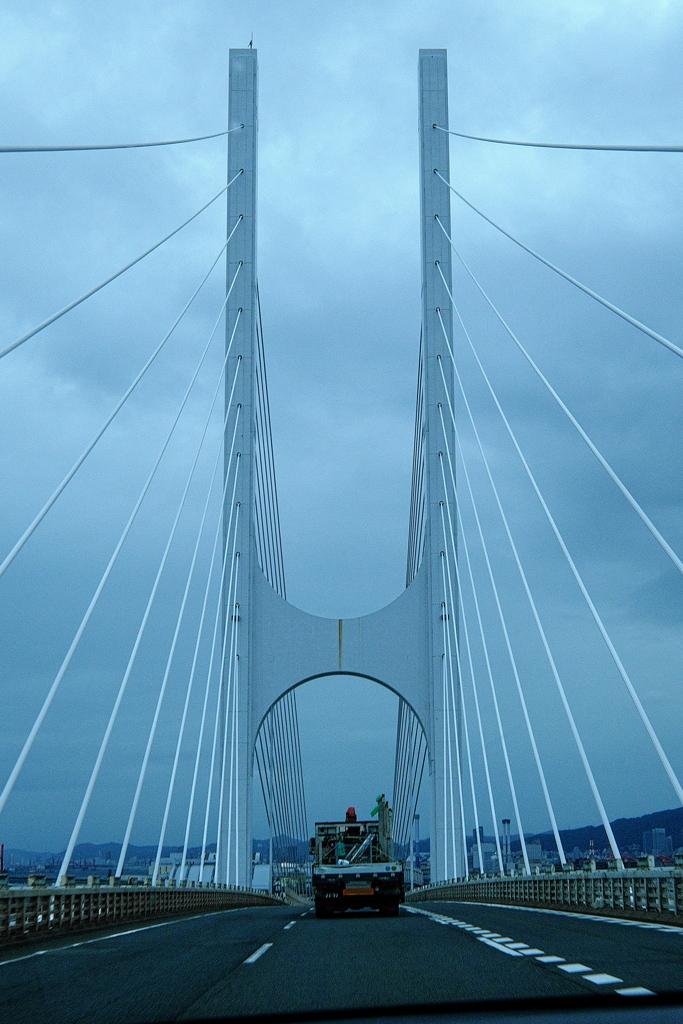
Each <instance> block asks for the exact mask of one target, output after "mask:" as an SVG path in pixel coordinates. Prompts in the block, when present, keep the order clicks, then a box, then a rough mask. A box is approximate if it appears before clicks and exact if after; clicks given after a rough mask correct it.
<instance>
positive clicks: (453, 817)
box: [217, 49, 462, 885]
mask: <svg viewBox="0 0 683 1024" xmlns="http://www.w3.org/2000/svg"><path fill="white" fill-rule="evenodd" d="M447 92H448V90H447V72H446V51H445V50H421V51H420V56H419V97H420V115H419V126H420V161H421V167H420V170H421V175H420V177H421V236H422V237H421V247H422V339H421V346H420V368H419V384H418V413H417V428H416V455H415V461H414V472H413V496H412V501H411V531H412V533H411V541H410V543H411V544H412V547H413V549H414V553H413V556H412V564H413V569H412V571H411V570H410V569H409V581H408V585H407V587H406V589H405V591H404V592H403V593H402V594H400V595H399V596H398V597H397V598H396V599H395V600H394V601H392V602H391V603H390V604H388V605H387V606H386V607H384V608H382V609H380V610H379V611H376V612H373V613H371V614H369V615H363V616H359V617H357V618H348V619H329V618H323V617H319V616H315V615H311V614H308V613H307V612H304V611H301V610H300V609H298V608H296V607H294V606H293V605H292V604H290V603H289V602H288V601H287V600H286V599H285V598H284V597H283V596H281V595H280V594H279V593H277V591H276V590H275V589H274V588H273V587H272V586H271V584H270V582H269V580H268V579H267V578H266V576H265V575H264V572H263V571H262V568H261V566H260V564H259V556H258V546H257V540H256V523H255V518H256V517H255V514H254V513H253V510H254V508H255V494H256V488H257V486H258V482H257V480H256V479H255V477H256V470H255V446H256V431H257V426H256V424H255V409H256V405H257V401H256V398H257V395H256V389H257V380H256V364H257V350H256V346H257V340H258V339H257V323H258V291H257V270H256V179H257V155H256V154H257V146H256V140H257V52H256V50H253V49H239V50H231V51H230V93H229V125H228V127H229V128H236V127H240V126H243V128H242V129H241V130H239V131H234V132H233V133H232V134H231V135H229V137H228V138H229V150H228V180H232V179H234V178H235V176H236V175H237V176H238V177H237V179H236V180H235V183H234V185H233V187H232V188H231V189H230V190H229V192H228V230H229V231H232V230H233V229H234V228H235V227H236V226H237V225H238V224H239V230H237V231H236V232H235V234H234V237H233V238H232V241H231V242H230V246H229V249H228V268H227V280H228V282H229V283H231V282H234V287H233V288H232V292H231V294H230V298H229V301H228V306H227V321H226V322H227V325H228V327H227V329H228V334H229V340H230V341H232V346H231V350H230V356H229V361H228V371H227V376H226V380H227V381H230V382H231V381H233V380H236V381H237V384H236V386H233V387H232V388H231V389H230V392H229V394H228V393H227V392H226V396H227V399H228V400H229V402H230V403H231V404H232V405H233V406H234V409H235V417H233V418H232V419H231V418H230V417H229V416H228V415H226V423H227V422H230V423H231V424H232V422H234V423H235V428H234V429H235V432H236V433H235V442H234V443H232V441H233V431H232V426H230V429H229V430H228V431H226V466H225V472H226V477H229V475H230V473H233V472H234V479H235V485H234V487H232V486H228V487H226V503H225V510H224V515H225V524H226V525H225V528H224V535H225V545H226V556H227V557H226V564H227V563H228V562H230V563H231V568H230V569H229V571H228V573H226V579H227V578H228V576H229V579H230V583H227V582H226V584H225V585H224V624H225V631H226V634H227V631H228V626H229V625H230V624H231V623H232V624H234V626H233V628H232V629H231V635H232V637H233V639H234V643H233V644H232V648H231V656H230V658H229V659H228V660H227V661H226V664H225V670H224V679H223V687H224V691H225V700H226V703H225V710H224V717H223V723H224V725H223V728H224V730H227V728H228V721H229V713H228V709H229V706H230V704H229V702H230V701H231V700H232V701H233V705H232V706H233V707H236V708H237V714H236V715H234V716H233V724H232V725H230V728H231V729H232V731H233V741H234V747H235V750H236V761H237V763H236V765H235V769H236V770H235V779H234V784H233V783H231V785H230V786H229V787H227V786H226V787H225V790H224V792H225V795H224V798H223V813H222V826H221V828H222V833H223V834H222V835H221V836H220V837H219V851H220V853H219V863H218V865H217V877H218V878H223V877H228V865H229V863H230V852H229V848H230V845H231V844H234V846H233V849H234V853H235V859H234V860H233V861H232V864H233V868H232V869H231V872H230V874H231V876H232V871H234V879H233V877H230V878H229V880H230V881H231V882H232V881H233V880H234V881H236V882H237V883H238V884H241V885H248V884H250V881H251V844H252V830H251V820H252V808H251V803H252V790H253V775H254V761H255V757H254V750H255V744H256V739H257V735H258V732H259V728H260V727H261V725H262V723H263V721H264V718H265V716H266V715H267V714H268V712H269V710H270V709H271V708H273V707H274V705H275V704H276V703H277V702H278V701H279V700H280V699H281V698H282V697H283V696H284V695H285V694H286V693H288V692H289V691H291V690H293V689H294V688H295V687H297V686H299V685H301V684H302V683H305V682H307V681H310V680H312V679H315V678H319V677H321V676H327V675H340V674H341V675H354V676H361V677H363V678H366V679H369V680H371V681H375V682H377V683H380V684H381V685H383V686H386V687H387V688H388V689H390V690H392V691H393V692H394V693H396V694H397V695H398V696H399V697H400V698H401V699H402V700H404V701H405V702H406V703H407V704H408V705H409V706H410V708H411V709H412V711H413V712H414V714H415V715H416V717H417V719H418V721H419V723H420V725H421V726H422V729H423V731H424V735H425V740H426V744H427V748H428V764H429V776H428V778H429V787H430V819H431V872H432V879H434V880H437V879H441V878H444V877H446V870H447V869H448V870H449V874H450V875H451V876H453V875H456V874H458V873H459V872H458V865H457V864H454V863H453V857H452V856H451V855H450V854H449V852H448V850H449V849H450V848H451V846H452V848H453V849H458V850H461V849H462V834H461V824H460V823H461V810H460V804H459V797H458V795H457V794H456V795H455V805H454V795H453V782H452V779H453V773H454V772H457V764H456V763H455V759H456V758H457V757H458V756H459V754H458V753H457V736H458V733H459V728H460V727H459V721H458V714H457V711H456V710H455V708H457V706H458V704H459V696H456V694H457V695H459V687H460V682H459V679H458V678H457V669H454V666H453V664H452V659H451V667H450V678H449V677H448V671H447V649H448V651H449V652H450V646H449V645H451V644H456V643H457V621H456V620H457V590H455V582H453V580H452V576H451V569H450V566H451V565H452V564H453V562H454V557H455V551H454V550H453V549H454V545H455V519H454V517H455V493H454V484H455V479H454V473H453V467H454V461H455V438H454V432H453V424H452V419H451V416H450V413H449V410H450V409H452V395H453V379H452V367H451V364H450V361H449V355H448V349H447V346H446V339H449V340H450V339H451V338H452V310H451V301H450V294H449V293H450V291H451V256H450V246H449V244H448V241H447V238H446V237H445V234H444V231H443V230H442V227H441V226H440V224H441V225H442V226H443V228H444V229H445V231H446V232H447V233H448V235H450V233H451V225H450V193H449V190H448V188H447V187H446V185H445V184H444V183H443V182H442V181H441V180H440V179H439V177H438V176H437V175H436V174H435V173H434V170H435V169H436V170H438V171H439V173H440V174H441V175H442V176H443V178H445V179H446V181H450V173H449V153H448V136H447V135H446V134H445V132H443V131H435V130H434V128H433V125H435V124H438V125H441V126H444V127H447V126H448V100H447ZM439 221H440V224H439ZM442 355H443V359H442V358H441V357H442ZM230 411H231V410H230V408H228V409H227V410H226V414H227V413H230ZM228 435H230V436H228ZM229 450H231V451H232V453H233V456H232V458H233V460H239V472H237V470H236V469H235V468H234V467H233V465H231V464H230V461H229V456H228V451H229ZM245 510H252V512H251V514H245ZM231 531H232V532H231ZM233 570H234V571H233ZM447 578H448V579H449V581H450V584H449V586H448V587H447V586H446V579H447ZM454 590H455V596H454ZM451 605H453V606H454V607H453V608H452V607H451ZM233 652H234V653H233ZM454 672H455V676H456V678H454V677H453V675H454ZM448 694H450V696H448ZM449 700H450V701H451V704H450V706H451V709H452V710H451V722H452V724H451V725H449V726H448V727H447V724H446V721H445V716H447V715H448V711H447V704H448V701H449ZM451 736H453V738H454V741H455V744H456V746H455V753H453V752H452V750H451ZM225 745H227V740H226V739H225V738H224V746H225ZM447 789H448V790H449V793H448V794H447ZM222 792H223V790H222ZM228 792H229V797H228ZM233 797H234V802H233ZM228 801H229V803H228ZM448 815H450V823H449V828H448V836H447V823H446V817H447V816H448ZM447 843H448V844H449V845H448V849H447V845H446V844H447ZM449 857H450V861H449Z"/></svg>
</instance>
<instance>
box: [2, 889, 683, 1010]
mask: <svg viewBox="0 0 683 1024" xmlns="http://www.w3.org/2000/svg"><path fill="white" fill-rule="evenodd" d="M682 942H683V933H682V932H681V930H672V929H668V930H667V929H665V928H659V927H657V926H654V927H653V926H652V925H643V926H638V925H633V924H629V925H628V926H625V925H624V924H619V923H615V922H610V921H594V920H587V919H582V918H580V917H572V916H558V915H557V914H554V915H551V914H548V913H544V912H542V911H532V910H529V909H515V908H510V907H500V908H499V907H490V906H481V905H473V904H466V903H421V904H420V905H419V907H415V906H412V907H410V908H405V909H403V910H402V911H401V914H400V916H399V917H398V918H394V919H392V918H379V917H378V916H377V915H376V914H373V913H370V912H367V913H358V914H346V915H344V916H342V917H337V918H334V919H331V920H317V919H316V918H315V917H314V916H313V914H312V912H311V911H310V910H306V909H304V908H292V907H261V908H249V909H240V910H233V911H226V912H221V913H215V914H209V915H206V916H204V917H199V918H194V919H182V920H177V921H174V922H168V923H163V924H151V925H150V924H146V925H144V926H143V927H142V928H140V927H135V926H130V927H129V928H128V929H127V930H121V931H119V932H117V933H116V934H115V935H110V936H100V937H94V936H88V937H86V938H84V939H82V941H80V942H76V943H74V942H73V940H70V939H64V940H58V941H57V942H55V943H54V944H50V945H49V946H48V947H44V951H41V952H40V953H39V952H38V951H36V950H34V951H30V952H27V951H23V955H19V950H16V951H6V952H5V954H4V958H3V960H2V961H0V991H1V992H2V996H3V998H2V999H0V1007H2V1008H1V1009H0V1022H2V1024H4V1022H5V1021H7V1022H9V1021H12V1022H13V1024H24V1022H27V1024H28V1022H29V1021H31V1022H32V1021H35V1020H38V1019H49V1020H50V1021H52V1022H55V1024H71V1022H75V1021H77V1020H84V1019H87V1020H89V1021H93V1022H96V1024H109V1022H114V1021H116V1022H118V1024H121V1022H128V1021H131V1022H132V1021H141V1020H145V1021H168V1020H183V1019H193V1018H194V1019H197V1018H205V1017H213V1016H224V1015H241V1014H266V1013H277V1012H293V1013H297V1012H302V1011H310V1010H314V1011H325V1010H329V1009H336V1008H343V1009H357V1008H359V1007H379V1006H388V1005H401V1004H403V1005H405V1004H415V1003H425V1002H427V1003H435V1002H451V1001H461V1000H480V999H496V1000H497V999H501V1000H509V999H513V998H533V997H541V998H543V997H545V998H548V997H550V998H553V997H558V998H566V997H575V998H576V999H577V1000H579V999H581V998H582V997H587V996H595V995H596V993H598V994H601V995H614V994H615V993H617V992H623V993H624V995H626V994H630V993H632V992H634V991H635V992H639V991H642V990H643V989H647V990H650V991H652V992H662V991H664V990H671V989H681V988H683V968H682V961H681V951H682V946H681V943H682Z"/></svg>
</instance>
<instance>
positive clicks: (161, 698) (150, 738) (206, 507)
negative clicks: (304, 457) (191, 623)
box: [115, 300, 241, 877]
mask: <svg viewBox="0 0 683 1024" xmlns="http://www.w3.org/2000/svg"><path fill="white" fill-rule="evenodd" d="M226 301H227V300H226ZM224 308H225V304H224V306H223V309H221V312H220V314H219V317H218V319H217V320H216V323H215V326H214V329H213V331H212V333H211V337H212V338H213V335H214V334H215V332H216V330H217V329H218V325H219V323H220V321H221V319H222V316H223V310H224ZM236 327H237V324H235V328H236ZM233 337H234V331H233ZM226 363H227V356H226V359H225V360H224V362H223V366H222V368H221V373H220V377H219V379H218V383H217V384H216V388H215V391H214V394H213V398H212V400H211V406H210V409H209V414H208V416H207V418H206V423H205V425H204V431H203V434H202V439H201V441H200V446H199V449H200V450H201V447H202V446H203V444H204V439H205V438H206V434H207V431H208V429H209V424H210V422H211V417H212V415H213V410H214V407H215V404H216V399H217V398H218V391H219V389H220V386H221V382H222V380H223V376H224V374H225V367H226ZM240 365H241V363H238V364H237V367H238V371H239V367H240ZM236 378H237V373H236V374H235V383H236ZM233 389H234V383H233ZM223 431H225V424H224V426H223ZM221 438H222V435H221ZM222 450H223V449H222V440H221V447H220V448H219V450H218V453H217V455H216V459H215V461H214V466H213V472H212V474H211V479H210V482H209V487H208V490H207V494H206V500H205V503H204V510H203V512H202V517H201V521H200V524H199V529H198V531H197V539H196V541H195V545H194V550H193V552H192V559H191V561H190V568H189V570H188V574H187V579H186V581H185V588H184V591H183V596H182V600H181V602H180V608H179V610H178V615H177V617H176V624H175V628H174V630H173V638H172V640H171V647H170V649H169V653H168V657H167V659H166V667H165V669H164V675H163V678H162V682H161V687H160V689H159V696H158V698H157V704H156V708H155V710H154V717H153V718H152V724H151V726H150V730H149V735H148V737H147V744H146V746H145V752H144V755H143V758H142V764H141V766H140V772H139V774H138V781H137V785H136V787H135V794H134V796H133V803H132V805H131V809H130V814H129V817H128V824H127V825H126V832H125V835H124V839H123V844H122V846H121V852H120V855H119V861H118V865H117V868H116V871H115V875H116V877H120V875H121V872H122V871H123V865H124V863H125V858H126V853H127V852H128V844H129V842H130V836H131V832H132V830H133V824H134V822H135V816H136V814H137V809H138V803H139V801H140V794H141V792H142V787H143V784H144V781H145V776H146V774H147V765H148V763H149V757H150V754H151V751H152V745H153V743H154V739H155V736H156V730H157V725H158V723H159V716H160V714H161V708H162V705H163V702H164V697H165V695H166V687H167V685H168V679H169V676H170V673H171V667H172V665H173V659H174V657H175V651H176V646H177V643H178V637H179V635H180V628H181V626H182V623H183V620H184V617H185V609H186V607H187V599H188V596H189V593H190V586H191V584H192V581H193V578H194V570H195V566H196V564H197V556H198V554H199V546H200V543H201V539H202V536H203V535H204V526H205V523H206V516H207V513H208V510H209V503H210V500H211V494H212V491H213V485H214V481H215V479H216V473H217V472H218V463H219V460H220V456H221V454H222ZM198 457H199V451H198V453H197V458H198ZM195 465H196V463H195ZM193 681H194V673H193V672H191V673H190V676H189V680H188V686H187V694H186V697H185V706H184V708H183V715H182V720H181V725H180V732H179V738H178V745H177V747H176V756H175V758H174V762H173V770H172V772H171V780H172V782H171V786H170V787H169V789H170V792H171V793H172V790H173V780H175V773H176V769H177V766H178V757H179V754H180V742H181V740H182V736H183V733H184V728H185V720H186V717H187V709H188V704H189V700H190V693H191V691H192V684H193ZM169 805H170V796H169V797H168V799H167V808H168V806H169ZM167 817H168V810H167V811H166V812H165V815H164V821H165V820H166V818H167ZM162 831H165V828H162Z"/></svg>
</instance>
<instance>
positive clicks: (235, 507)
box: [201, 473, 240, 881]
mask: <svg viewBox="0 0 683 1024" xmlns="http://www.w3.org/2000/svg"><path fill="white" fill-rule="evenodd" d="M236 481H237V473H235V482H236ZM233 512H234V514H235V525H234V532H233V539H232V550H231V553H230V557H229V562H230V577H229V581H228V591H227V607H228V608H230V607H231V606H232V603H233V601H234V597H233V580H234V577H235V575H236V568H237V563H238V561H239V557H240V553H239V551H238V550H237V531H238V527H239V516H240V503H239V502H234V503H233V504H232V505H231V507H230V518H229V520H228V529H227V531H226V533H225V536H226V538H227V539H228V541H229V538H230V530H231V529H232V523H233ZM228 547H229V544H227V545H226V549H227V548H228ZM226 564H227V563H226ZM222 593H223V590H222V588H221V594H219V599H218V605H217V608H216V628H215V630H214V638H215V637H216V634H217V630H218V623H219V622H220V616H221V609H222ZM224 619H225V621H224V623H223V629H222V635H221V659H220V671H219V675H218V691H217V694H216V711H215V715H214V723H213V740H212V744H211V763H210V766H209V779H208V786H207V790H206V807H205V810H204V831H203V834H202V853H201V864H202V866H203V865H204V861H205V858H206V843H207V839H208V834H209V818H210V813H211V798H212V795H213V785H214V775H215V770H216V751H217V749H218V732H219V728H220V722H221V704H222V697H223V693H224V689H223V680H224V672H225V651H226V647H227V642H228V625H229V622H230V619H229V617H228V616H227V615H225V616H224ZM214 650H215V644H214V647H213V648H212V660H213V651H214ZM219 813H220V811H219ZM216 853H217V854H218V848H216ZM215 863H216V867H215V869H214V879H213V880H214V881H217V878H216V873H215V872H216V871H217V870H218V857H216V862H215Z"/></svg>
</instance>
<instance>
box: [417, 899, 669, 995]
mask: <svg viewBox="0 0 683 1024" xmlns="http://www.w3.org/2000/svg"><path fill="white" fill-rule="evenodd" d="M472 905H474V906H476V905H477V904H472ZM479 905H482V904H479ZM483 905H484V906H497V904H493V903H488V904H483ZM404 909H405V910H407V911H409V913H411V914H424V916H425V917H428V918H429V919H430V920H432V921H434V922H435V923H436V924H445V925H453V926H454V927H455V928H460V929H461V930H462V931H466V932H470V934H472V935H474V936H475V937H476V939H477V941H478V942H483V943H484V944H485V945H487V946H490V947H491V948H492V949H497V950H498V952H499V953H507V955H508V956H529V957H534V959H535V960H537V961H538V962H539V963H542V964H552V965H553V966H555V967H557V968H558V969H559V970H560V971H564V972H565V974H575V975H577V976H580V977H581V978H582V979H583V980H584V981H590V982H591V983H592V984H593V985H623V979H622V978H617V977H615V976H614V975H613V974H605V973H603V972H600V971H595V970H594V969H593V968H592V967H588V966H587V965H586V964H568V963H567V962H566V960H565V958H564V957H563V956H553V955H552V954H547V953H544V952H543V950H542V949H536V948H535V947H532V946H530V945H529V944H528V943H527V942H515V941H514V939H511V938H510V936H509V935H505V936H503V935H499V934H498V933H497V932H489V931H486V929H485V928H478V927H477V926H476V925H473V924H469V923H468V922H467V921H458V920H457V919H456V918H453V917H448V916H447V915H445V914H435V913H433V912H432V911H430V910H420V909H418V907H407V906H405V905H404ZM505 909H509V908H507V907H506V908H505ZM515 909H524V910H530V909H532V908H530V907H524V908H515ZM534 909H535V908H534ZM544 912H547V913H551V914H552V913H563V912H562V911H552V910H551V911H544ZM565 916H567V917H590V919H591V920H600V921H604V920H606V919H605V918H602V917H601V918H594V917H593V915H586V914H565ZM607 920H608V921H614V922H615V923H617V924H624V923H625V922H623V921H621V920H620V919H618V918H607ZM626 923H628V924H632V923H634V922H631V921H629V922H626ZM644 927H646V928H659V930H661V931H683V929H679V928H669V927H667V926H666V925H665V926H663V927H661V928H660V927H659V926H658V925H649V924H646V925H644ZM615 991H616V992H617V993H618V994H619V995H620V996H653V995H655V993H654V992H652V991H650V989H649V988H643V987H641V986H639V985H634V986H629V987H627V988H618V989H615Z"/></svg>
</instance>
